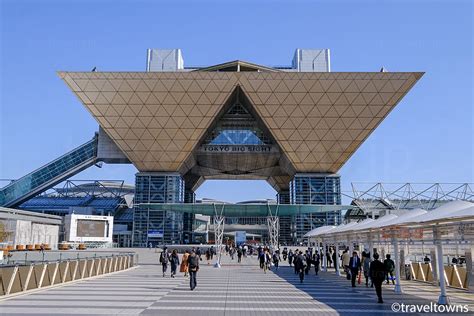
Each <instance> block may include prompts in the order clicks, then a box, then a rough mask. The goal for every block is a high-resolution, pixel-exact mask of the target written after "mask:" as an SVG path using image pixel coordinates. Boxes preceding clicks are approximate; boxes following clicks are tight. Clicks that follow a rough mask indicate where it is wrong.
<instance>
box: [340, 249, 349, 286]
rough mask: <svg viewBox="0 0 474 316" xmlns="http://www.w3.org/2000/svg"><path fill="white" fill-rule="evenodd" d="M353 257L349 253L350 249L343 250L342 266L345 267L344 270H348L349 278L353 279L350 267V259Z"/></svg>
mask: <svg viewBox="0 0 474 316" xmlns="http://www.w3.org/2000/svg"><path fill="white" fill-rule="evenodd" d="M350 259H351V256H350V255H349V251H348V250H347V249H346V250H344V251H343V252H342V256H341V261H342V267H343V268H344V271H345V272H346V278H347V279H348V280H350V279H351V276H350V269H349V261H350Z"/></svg>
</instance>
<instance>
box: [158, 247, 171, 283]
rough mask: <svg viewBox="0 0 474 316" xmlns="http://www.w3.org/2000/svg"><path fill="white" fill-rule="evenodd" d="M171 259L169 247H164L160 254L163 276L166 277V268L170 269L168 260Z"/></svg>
mask: <svg viewBox="0 0 474 316" xmlns="http://www.w3.org/2000/svg"><path fill="white" fill-rule="evenodd" d="M169 260H170V255H169V253H168V247H166V246H165V247H163V251H162V252H161V254H160V263H161V267H162V271H163V277H165V274H166V270H168V262H169Z"/></svg>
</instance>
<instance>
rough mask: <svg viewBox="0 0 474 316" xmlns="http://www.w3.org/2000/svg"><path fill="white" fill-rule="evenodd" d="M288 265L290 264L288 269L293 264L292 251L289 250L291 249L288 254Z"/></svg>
mask: <svg viewBox="0 0 474 316" xmlns="http://www.w3.org/2000/svg"><path fill="white" fill-rule="evenodd" d="M288 263H289V264H290V267H291V265H292V264H293V250H291V249H290V251H289V252H288Z"/></svg>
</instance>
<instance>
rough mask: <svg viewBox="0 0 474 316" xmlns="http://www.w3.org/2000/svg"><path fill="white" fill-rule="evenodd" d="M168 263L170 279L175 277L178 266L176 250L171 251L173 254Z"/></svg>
mask: <svg viewBox="0 0 474 316" xmlns="http://www.w3.org/2000/svg"><path fill="white" fill-rule="evenodd" d="M170 263H171V277H172V278H174V276H175V275H176V270H177V269H178V266H179V257H178V250H176V249H173V252H172V253H171V256H170Z"/></svg>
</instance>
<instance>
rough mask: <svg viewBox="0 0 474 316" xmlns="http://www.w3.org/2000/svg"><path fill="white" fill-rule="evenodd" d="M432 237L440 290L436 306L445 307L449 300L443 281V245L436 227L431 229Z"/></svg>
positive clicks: (444, 281)
mask: <svg viewBox="0 0 474 316" xmlns="http://www.w3.org/2000/svg"><path fill="white" fill-rule="evenodd" d="M433 236H434V240H435V245H436V255H437V256H436V263H437V266H438V279H439V287H440V290H441V291H440V294H439V298H438V304H440V305H447V304H449V298H448V295H447V293H446V280H445V279H444V264H443V244H442V243H441V240H440V238H439V237H440V236H439V232H438V229H437V228H436V227H435V228H433Z"/></svg>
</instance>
